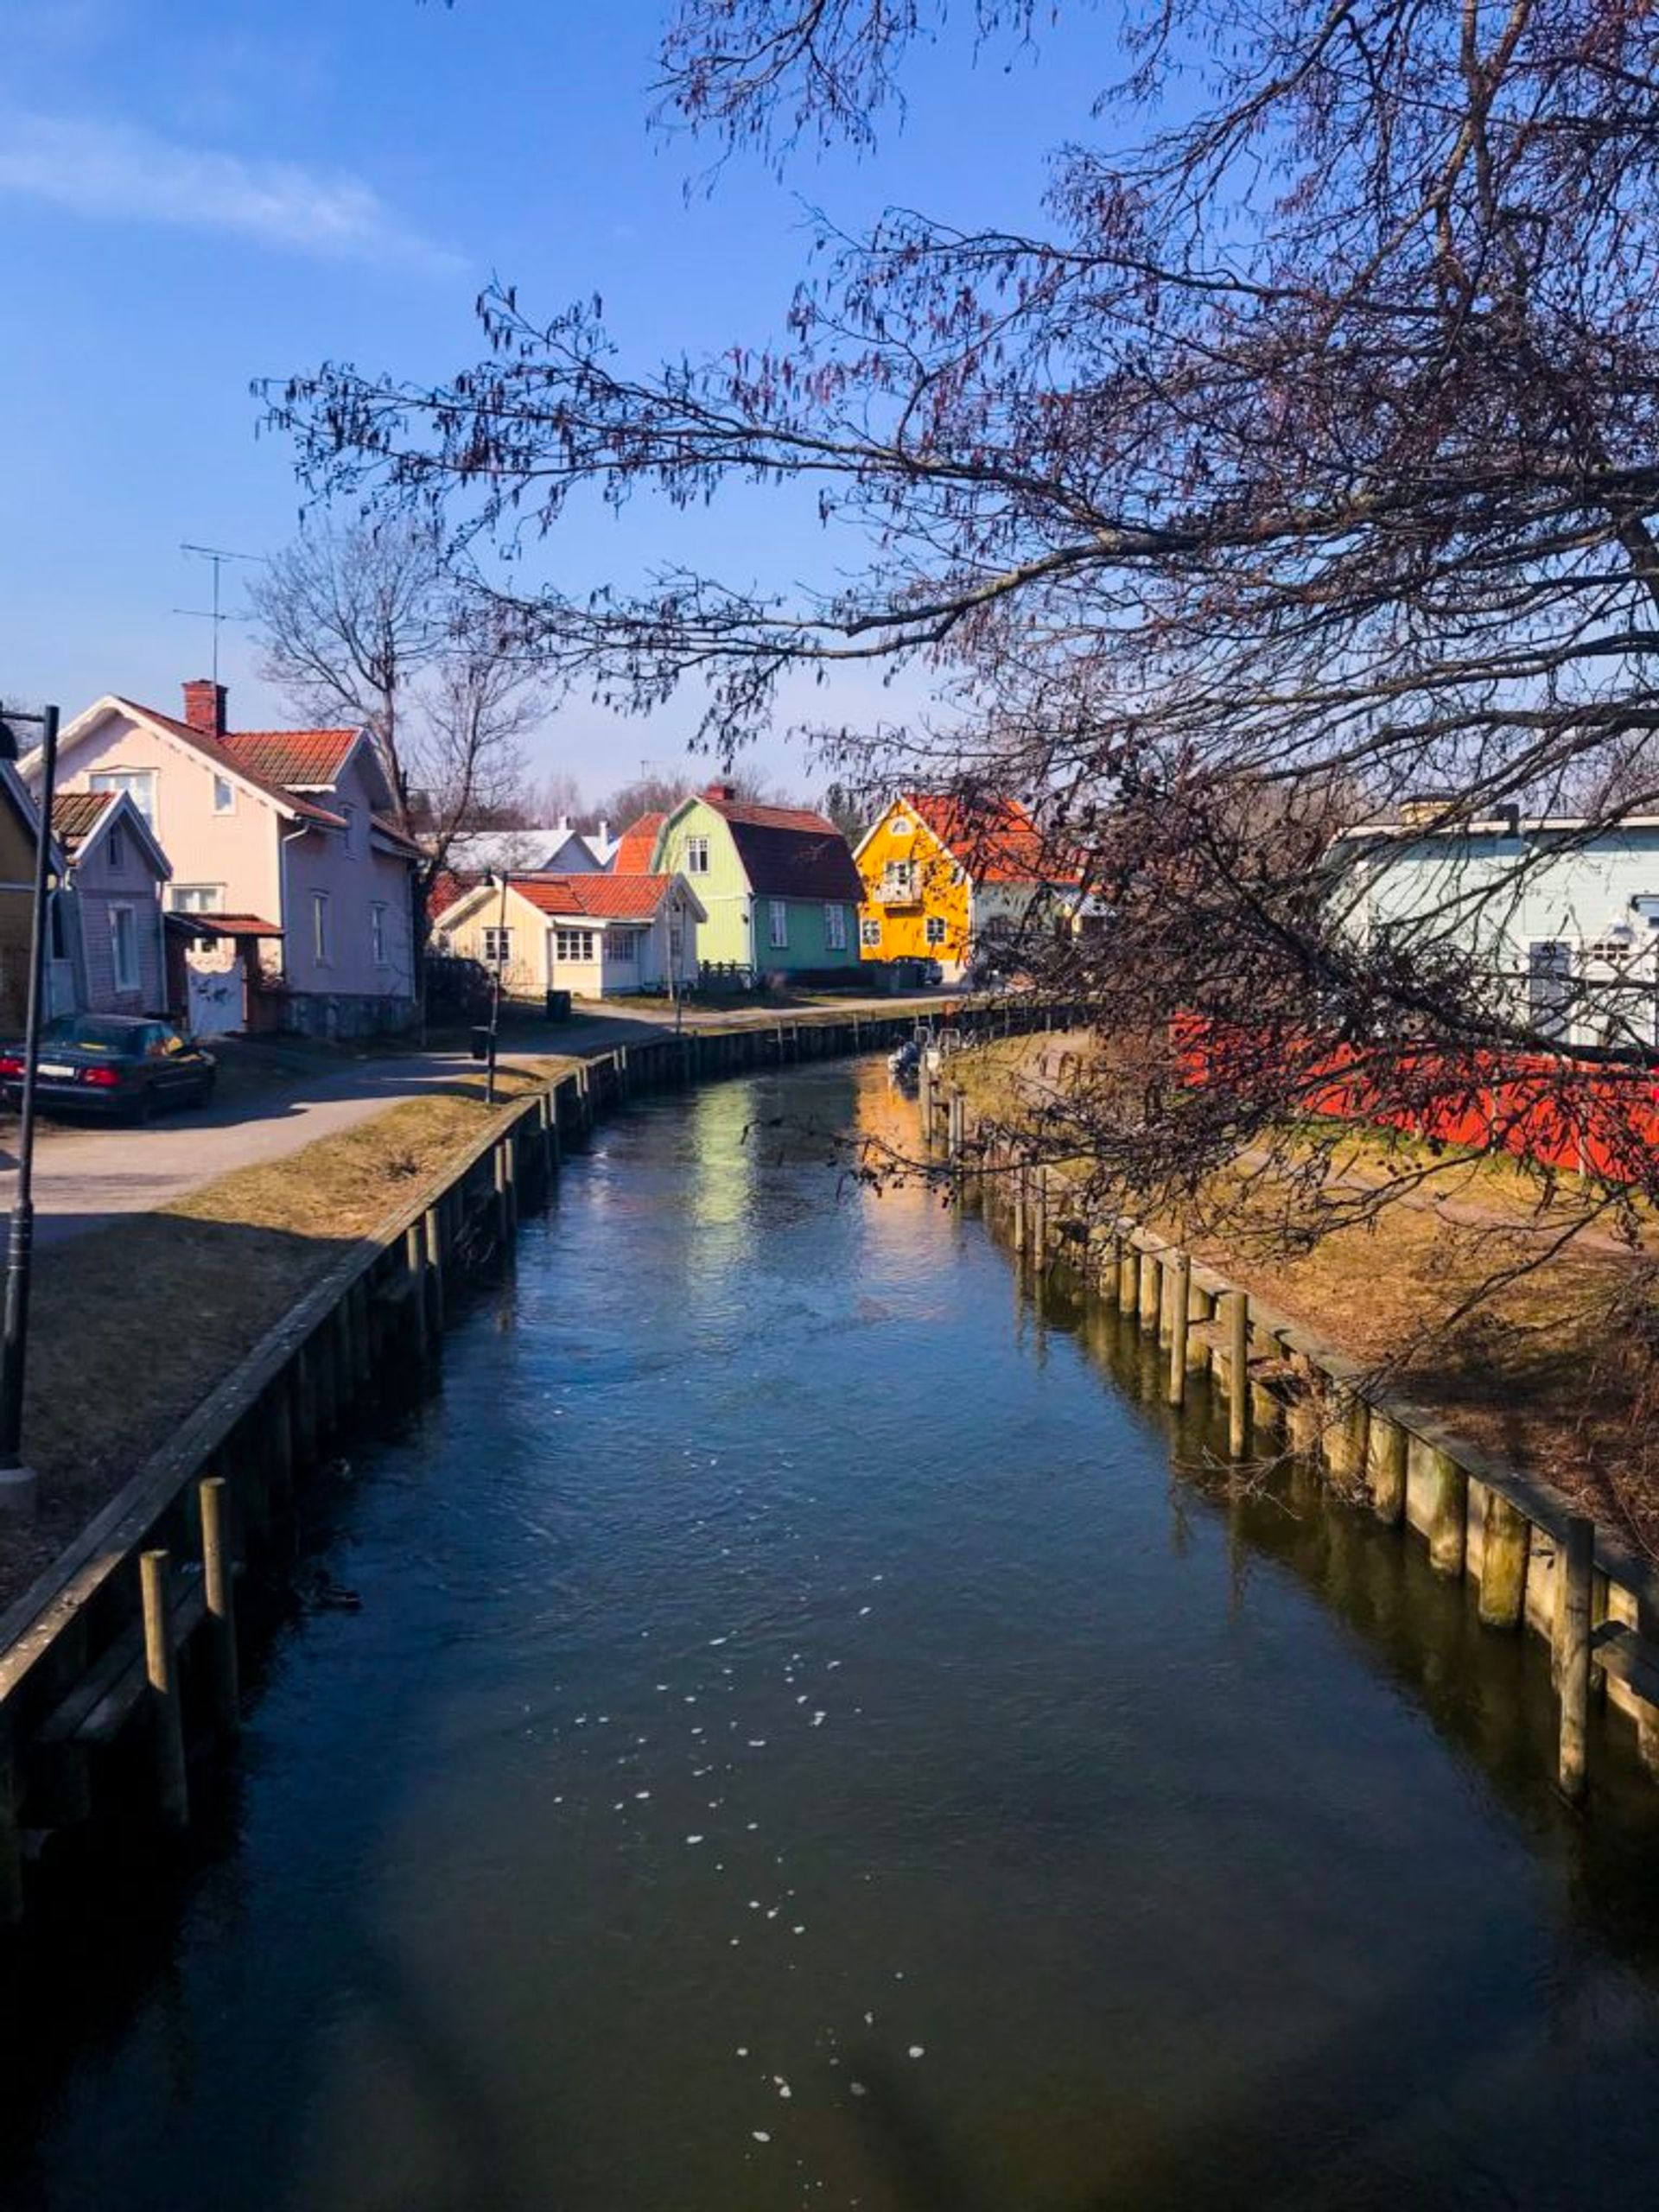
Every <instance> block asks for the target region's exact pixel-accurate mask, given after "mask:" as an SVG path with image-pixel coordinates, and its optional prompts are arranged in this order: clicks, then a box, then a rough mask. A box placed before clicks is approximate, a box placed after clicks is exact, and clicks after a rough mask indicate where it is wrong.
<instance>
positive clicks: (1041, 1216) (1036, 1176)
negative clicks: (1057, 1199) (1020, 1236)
mask: <svg viewBox="0 0 1659 2212" xmlns="http://www.w3.org/2000/svg"><path fill="white" fill-rule="evenodd" d="M1031 1251H1032V1257H1033V1260H1034V1262H1036V1264H1037V1266H1038V1267H1039V1268H1046V1267H1047V1265H1048V1170H1047V1168H1046V1166H1043V1165H1042V1163H1041V1162H1040V1161H1039V1163H1038V1164H1037V1166H1034V1167H1033V1169H1032V1171H1031Z"/></svg>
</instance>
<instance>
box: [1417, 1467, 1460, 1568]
mask: <svg viewBox="0 0 1659 2212" xmlns="http://www.w3.org/2000/svg"><path fill="white" fill-rule="evenodd" d="M1427 1453H1428V1471H1429V1481H1430V1484H1431V1485H1432V1487H1431V1491H1430V1503H1429V1509H1428V1563H1429V1565H1430V1566H1431V1567H1433V1570H1434V1572H1435V1573H1436V1574H1446V1575H1458V1574H1461V1573H1463V1562H1464V1553H1465V1542H1466V1540H1467V1530H1468V1522H1469V1478H1468V1476H1467V1475H1466V1474H1465V1472H1464V1471H1463V1469H1462V1468H1461V1467H1460V1466H1459V1465H1458V1463H1457V1461H1456V1460H1455V1459H1452V1457H1451V1455H1450V1453H1449V1452H1442V1451H1441V1450H1440V1448H1439V1447H1438V1446H1435V1445H1430V1446H1428V1447H1427Z"/></svg>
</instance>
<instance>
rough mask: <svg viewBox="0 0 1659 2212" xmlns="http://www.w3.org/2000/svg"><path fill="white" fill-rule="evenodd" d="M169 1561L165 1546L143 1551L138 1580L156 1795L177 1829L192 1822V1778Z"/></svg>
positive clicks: (168, 1823)
mask: <svg viewBox="0 0 1659 2212" xmlns="http://www.w3.org/2000/svg"><path fill="white" fill-rule="evenodd" d="M169 1564H170V1562H169V1560H168V1554H166V1553H165V1552H163V1551H149V1552H143V1553H141V1554H139V1559H138V1582H139V1588H140V1591H141V1592H142V1595H143V1608H144V1672H145V1675H146V1676H147V1677H148V1679H149V1725H150V1743H151V1745H152V1749H153V1755H154V1758H155V1761H156V1806H157V1808H158V1810H159V1812H160V1815H161V1821H162V1827H165V1828H168V1829H170V1830H172V1831H173V1833H174V1834H180V1833H181V1832H182V1831H183V1830H184V1829H185V1828H188V1827H189V1825H190V1781H189V1777H188V1773H187V1772H186V1770H185V1764H184V1719H183V1716H182V1714H181V1713H180V1711H179V1683H178V1669H177V1667H176V1664H175V1656H174V1650H173V1604H172V1593H171V1592H170V1591H169V1590H168V1566H169Z"/></svg>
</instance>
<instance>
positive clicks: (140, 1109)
mask: <svg viewBox="0 0 1659 2212" xmlns="http://www.w3.org/2000/svg"><path fill="white" fill-rule="evenodd" d="M133 1117H134V1119H135V1120H137V1121H138V1122H153V1121H154V1120H155V1118H156V1092H155V1089H154V1086H153V1085H152V1084H148V1083H147V1084H145V1085H144V1087H143V1090H141V1091H140V1092H139V1094H138V1103H137V1106H136V1107H135V1108H134V1109H133Z"/></svg>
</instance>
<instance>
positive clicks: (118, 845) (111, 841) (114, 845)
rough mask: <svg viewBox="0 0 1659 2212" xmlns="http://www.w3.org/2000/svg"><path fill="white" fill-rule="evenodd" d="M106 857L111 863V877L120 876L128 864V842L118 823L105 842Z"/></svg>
mask: <svg viewBox="0 0 1659 2212" xmlns="http://www.w3.org/2000/svg"><path fill="white" fill-rule="evenodd" d="M104 855H105V859H106V860H107V861H108V862H109V868H110V873H111V875H119V874H120V873H121V871H122V869H123V868H125V866H126V864H127V841H126V838H125V836H124V835H123V834H122V829H121V825H120V823H116V825H115V827H114V829H111V832H110V834H109V836H107V837H106V838H105V840H104Z"/></svg>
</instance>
